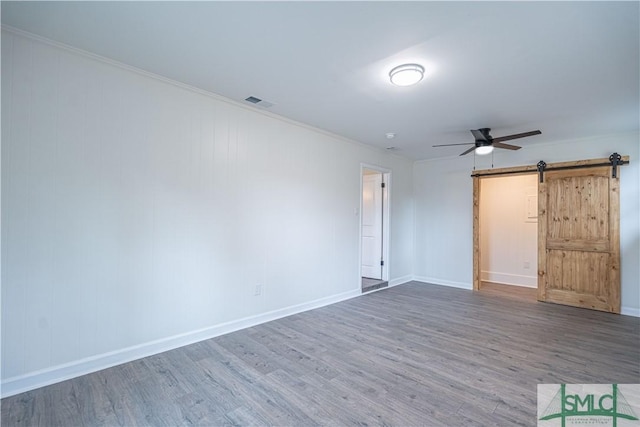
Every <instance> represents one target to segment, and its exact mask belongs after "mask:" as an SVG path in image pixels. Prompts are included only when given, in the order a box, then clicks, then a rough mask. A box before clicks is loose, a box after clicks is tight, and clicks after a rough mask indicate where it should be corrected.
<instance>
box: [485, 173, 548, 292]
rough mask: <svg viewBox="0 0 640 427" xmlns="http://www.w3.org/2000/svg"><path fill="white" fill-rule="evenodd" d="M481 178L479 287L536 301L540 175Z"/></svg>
mask: <svg viewBox="0 0 640 427" xmlns="http://www.w3.org/2000/svg"><path fill="white" fill-rule="evenodd" d="M479 181H480V194H481V195H482V197H481V198H480V200H479V216H480V217H479V225H480V227H479V240H480V242H479V250H480V254H481V256H480V283H479V285H480V286H479V289H480V290H481V291H483V292H485V293H486V294H489V295H500V296H504V297H509V298H517V299H521V300H529V301H536V296H537V287H538V274H537V269H538V175H537V174H522V175H505V176H496V177H486V178H481V179H480V180H479Z"/></svg>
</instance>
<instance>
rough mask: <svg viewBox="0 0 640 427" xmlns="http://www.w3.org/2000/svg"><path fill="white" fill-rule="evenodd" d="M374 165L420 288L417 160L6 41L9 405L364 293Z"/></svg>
mask: <svg viewBox="0 0 640 427" xmlns="http://www.w3.org/2000/svg"><path fill="white" fill-rule="evenodd" d="M361 163H367V164H372V165H379V166H381V167H384V168H387V169H389V170H391V171H392V187H391V214H390V215H391V226H390V227H391V237H390V244H391V253H392V256H391V258H390V260H389V262H390V279H391V281H392V284H393V282H394V281H395V282H396V283H397V282H399V281H402V280H407V279H408V278H410V277H411V273H412V263H411V260H412V255H413V229H412V225H413V201H412V185H411V182H412V174H411V170H412V164H411V162H409V161H407V160H405V159H402V158H400V157H397V156H394V155H391V154H389V153H385V152H382V151H378V150H374V149H372V148H369V147H365V146H363V145H359V144H356V143H352V142H348V141H345V140H344V139H341V138H339V137H336V136H332V135H329V134H326V133H323V132H320V131H317V130H314V129H311V128H309V127H305V126H302V125H299V124H296V123H292V122H290V121H286V120H283V119H279V118H277V117H275V116H273V115H268V114H265V113H262V112H259V111H257V110H252V109H250V108H245V107H243V106H240V105H239V104H236V103H233V102H227V101H225V100H224V99H221V98H220V97H216V96H212V95H210V94H205V93H202V92H198V91H195V90H191V89H189V88H186V87H184V86H181V85H177V84H172V83H170V82H167V81H164V80H163V79H158V78H155V77H152V76H150V75H147V74H144V73H140V72H134V71H132V70H130V69H127V68H126V67H120V66H117V65H115V64H111V63H108V62H104V61H101V60H97V59H95V58H94V57H92V56H90V55H84V54H81V53H78V52H75V51H71V50H66V49H62V48H59V47H57V46H53V45H50V44H46V43H43V42H41V41H36V40H33V39H29V38H26V37H23V36H21V35H18V34H15V33H10V32H6V31H3V34H2V383H3V390H2V391H3V395H5V396H6V395H9V394H14V393H16V392H19V391H21V390H25V389H28V388H33V387H36V386H39V385H43V384H46V383H48V382H54V381H57V380H60V379H63V378H66V377H72V376H75V375H78V374H80V373H83V372H88V371H91V370H95V369H99V368H103V367H105V366H108V365H109V364H116V363H120V362H123V361H125V360H128V359H133V358H136V357H140V356H143V355H145V354H149V353H154V352H157V351H161V350H165V349H167V348H171V347H174V346H178V345H181V344H185V343H187V342H192V341H195V340H198V339H203V338H206V337H208V336H213V335H216V334H218V333H222V332H226V331H229V330H233V329H237V328H240V327H243V326H247V325H249V324H253V323H257V322H260V321H264V320H268V319H270V318H274V317H278V316H282V315H285V314H288V313H291V312H295V311H299V310H303V309H308V308H310V307H313V306H318V305H323V304H327V303H330V302H333V301H337V300H340V299H344V298H349V297H352V296H355V295H359V294H360V266H359V261H360V259H359V246H360V242H359V219H358V217H357V215H356V214H355V212H357V209H358V208H359V205H360V166H361ZM257 284H261V285H262V286H263V292H262V295H259V296H254V291H255V286H256V285H257Z"/></svg>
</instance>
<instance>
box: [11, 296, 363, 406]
mask: <svg viewBox="0 0 640 427" xmlns="http://www.w3.org/2000/svg"><path fill="white" fill-rule="evenodd" d="M360 295H361V291H360V289H356V290H352V291H348V292H343V293H340V294H337V295H332V296H329V297H325V298H320V299H317V300H314V301H310V302H306V303H303V304H298V305H294V306H290V307H285V308H282V309H278V310H274V311H270V312H267V313H263V314H258V315H255V316H250V317H245V318H243V319H238V320H234V321H231V322H226V323H221V324H219V325H215V326H211V327H208V328H204V329H200V330H196V331H192V332H187V333H184V334H180V335H175V336H172V337H168V338H163V339H160V340H157V341H152V342H148V343H144V344H140V345H136V346H132V347H128V348H124V349H122V350H117V351H112V352H109V353H104V354H99V355H96V356H91V357H87V358H84V359H80V360H77V361H74V362H71V363H66V364H63V365H58V366H55V367H52V368H48V369H44V370H40V371H35V372H30V373H28V374H25V375H20V376H17V377H12V378H7V379H5V380H4V381H2V383H1V384H0V396H1V397H2V398H5V397H8V396H13V395H15V394H18V393H23V392H25V391H29V390H33V389H36V388H40V387H44V386H47V385H50V384H55V383H58V382H61V381H65V380H68V379H71V378H75V377H79V376H81V375H86V374H90V373H92V372H96V371H100V370H102V369H106V368H110V367H112V366H116V365H120V364H123V363H127V362H131V361H133V360H137V359H140V358H143V357H147V356H151V355H154V354H158V353H162V352H165V351H169V350H173V349H175V348H178V347H183V346H185V345H189V344H193V343H196V342H199V341H203V340H206V339H209V338H214V337H217V336H220V335H224V334H228V333H230V332H234V331H238V330H240V329H245V328H249V327H251V326H255V325H259V324H261V323H266V322H270V321H272V320H276V319H280V318H282V317H286V316H290V315H292V314H296V313H301V312H303V311H308V310H313V309H314V308H320V307H324V306H326V305H330V304H334V303H337V302H340V301H344V300H347V299H351V298H354V297H357V296H360Z"/></svg>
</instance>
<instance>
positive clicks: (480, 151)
mask: <svg viewBox="0 0 640 427" xmlns="http://www.w3.org/2000/svg"><path fill="white" fill-rule="evenodd" d="M492 151H493V145H481V146H480V147H476V154H477V155H478V156H484V155H485V154H489V153H491V152H492Z"/></svg>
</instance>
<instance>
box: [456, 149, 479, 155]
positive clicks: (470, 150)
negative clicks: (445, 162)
mask: <svg viewBox="0 0 640 427" xmlns="http://www.w3.org/2000/svg"><path fill="white" fill-rule="evenodd" d="M475 149H476V147H471V148H469V149H468V150H467V151H465V152H464V153H462V154H460V155H461V156H464V155H465V154H469V153H470V152H472V151H473V150H475Z"/></svg>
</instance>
